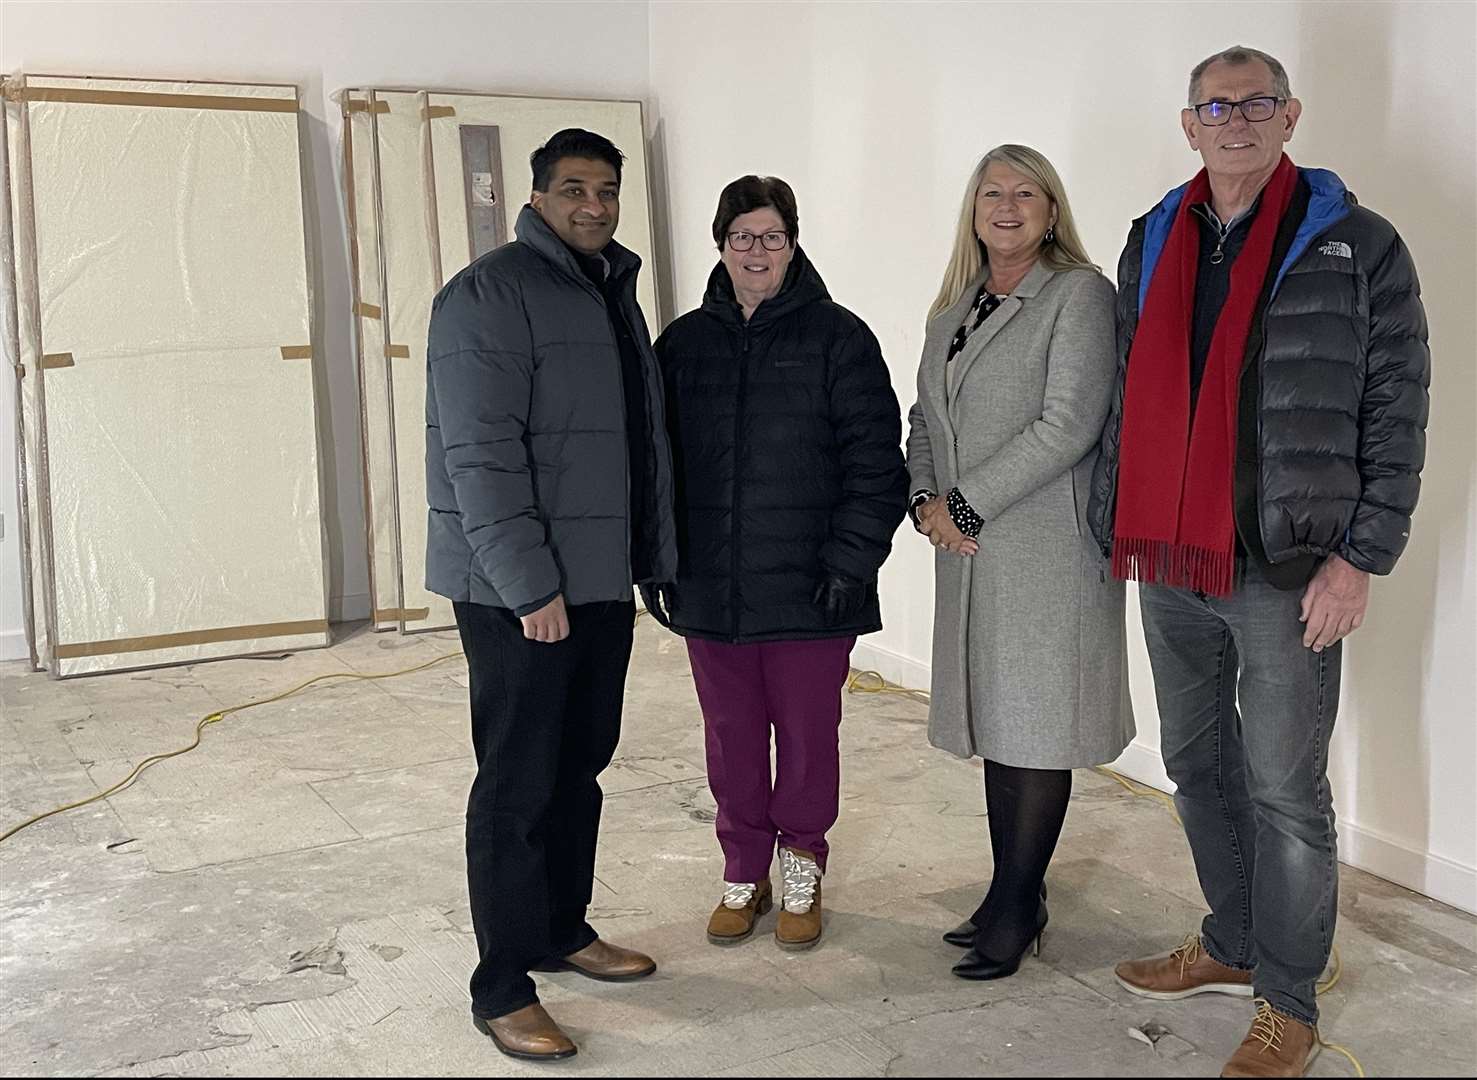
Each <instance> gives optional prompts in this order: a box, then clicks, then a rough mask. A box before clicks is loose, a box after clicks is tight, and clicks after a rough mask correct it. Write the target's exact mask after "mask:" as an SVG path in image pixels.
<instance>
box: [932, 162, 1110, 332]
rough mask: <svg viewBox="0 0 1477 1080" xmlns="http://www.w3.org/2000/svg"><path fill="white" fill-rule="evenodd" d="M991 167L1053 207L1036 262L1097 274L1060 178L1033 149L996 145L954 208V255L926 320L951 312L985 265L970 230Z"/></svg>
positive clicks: (976, 241)
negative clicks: (1014, 176) (1036, 190)
mask: <svg viewBox="0 0 1477 1080" xmlns="http://www.w3.org/2000/svg"><path fill="white" fill-rule="evenodd" d="M995 162H999V163H1000V164H1001V165H1008V166H1009V167H1010V168H1012V169H1014V170H1015V171H1016V172H1018V173H1021V174H1023V175H1025V176H1026V177H1028V178H1030V179H1031V180H1032V181H1033V182H1034V183H1036V184H1037V185H1038V186H1039V187H1040V188H1041V190H1042V191H1043V192H1045V194H1046V197H1047V198H1048V199H1050V200H1051V204H1052V206H1054V207H1055V208H1056V213H1057V218H1056V223H1055V224H1054V225H1052V227H1051V228H1052V239H1051V240H1050V241H1048V242H1047V243H1045V244H1043V245H1042V248H1041V261H1042V262H1043V263H1045V264H1046V266H1047V268H1048V269H1051V270H1097V269H1099V267H1098V266H1097V264H1096V263H1094V262H1093V261H1092V260H1091V259H1089V258H1088V257H1087V248H1086V247H1084V246H1083V244H1082V237H1081V236H1079V235H1078V233H1077V222H1076V221H1075V220H1074V219H1073V217H1072V207H1071V205H1070V204H1069V203H1068V202H1067V190H1066V188H1065V187H1063V186H1062V178H1061V177H1060V176H1058V175H1057V171H1056V169H1054V168H1053V167H1052V164H1051V162H1049V161H1047V160H1046V157H1045V155H1043V154H1042V153H1041V152H1040V151H1039V150H1032V149H1031V148H1030V147H1029V146H1020V145H1017V144H1015V143H1006V144H1004V145H1003V146H997V147H995V149H993V150H991V151H990V152H989V153H988V154H986V155H985V156H984V157H982V158H980V161H979V164H978V165H976V166H975V167H974V172H973V173H972V174H970V177H969V186H968V187H966V188H965V189H964V202H963V205H961V206H960V208H959V222H958V225H957V227H956V228H955V230H954V250H953V252H952V253H951V254H950V255H949V266H948V269H946V270H945V271H944V280H943V283H942V284H941V285H940V286H939V294H938V297H937V298H936V299H935V300H934V302H933V306H932V307H930V308H929V309H928V317H929V318H930V319H933V318H935V317H936V316H938V315H939V314H941V313H942V312H945V311H947V310H948V309H949V308H951V307H953V306H954V304H955V302H956V301H957V300H958V299H959V298H960V297H961V296H963V295H964V290H965V289H966V288H968V287H969V283H970V282H971V281H973V280H974V279H975V277H977V276H978V274H979V272H980V269H981V267H983V266H984V265H985V260H984V256H983V255H982V254H981V253H980V249H981V247H982V246H983V245H982V244H981V243H980V240H979V237H978V236H976V235H975V231H974V200H975V196H976V195H978V194H979V190H980V183H981V181H983V180H984V178H985V170H986V169H988V168H989V167H990V166H991V165H992V164H994V163H995Z"/></svg>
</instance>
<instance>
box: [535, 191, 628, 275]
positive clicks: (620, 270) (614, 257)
mask: <svg viewBox="0 0 1477 1080" xmlns="http://www.w3.org/2000/svg"><path fill="white" fill-rule="evenodd" d="M513 233H514V235H515V236H517V237H518V242H519V243H520V244H523V245H525V246H527V247H528V248H530V249H531V250H533V251H535V252H537V253H538V254H539V255H541V256H543V257H544V258H545V259H547V260H548V261H549V262H551V263H553V264H554V265H555V266H557V267H558V268H559V269H560V270H562V271H564V272H565V273H566V274H568V275H569V276H570V277H572V278H574V279H575V280H576V281H579V282H582V283H584V284H585V285H587V286H588V287H589V288H591V289H593V288H595V285H594V283H593V282H591V281H590V279H589V277H588V276H587V275H586V274H585V272H584V270H583V269H582V268H581V267H580V264H579V260H578V259H576V258H575V254H574V252H573V251H571V250H570V249H569V246H568V245H567V244H565V243H564V241H563V240H560V239H559V234H558V233H556V232H555V231H554V230H553V229H551V228H549V223H548V222H547V221H545V220H544V219H543V217H542V216H540V214H539V212H538V211H537V210H535V209H534V208H533V207H532V206H527V205H525V206H524V207H523V209H522V210H521V211H520V212H519V214H518V221H517V223H516V224H515V225H514V226H513ZM600 254H601V255H603V256H604V257H605V261H606V262H608V263H609V264H610V281H611V283H612V284H613V283H615V282H617V281H620V280H621V279H622V278H624V277H627V276H629V275H632V274H635V273H636V271H638V270H640V269H641V256H640V255H637V254H636V253H635V252H634V251H632V250H631V249H630V248H628V247H624V246H622V245H621V244H619V243H617V242H616V241H614V240H612V241H611V242H610V243H609V244H606V245H605V250H604V251H602V252H601V253H600Z"/></svg>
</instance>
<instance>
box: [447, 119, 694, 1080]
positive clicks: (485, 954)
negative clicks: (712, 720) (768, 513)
mask: <svg viewBox="0 0 1477 1080" xmlns="http://www.w3.org/2000/svg"><path fill="white" fill-rule="evenodd" d="M622 160H623V159H622V156H621V153H620V151H619V150H617V149H616V148H615V147H614V146H613V145H612V144H611V143H610V142H609V141H608V140H607V139H605V138H603V137H601V136H599V135H595V134H592V133H590V132H588V131H580V130H578V129H570V130H566V131H561V132H559V133H558V134H556V135H554V136H553V137H552V138H551V139H550V140H549V142H548V144H547V145H545V146H544V147H542V148H541V149H539V150H538V151H536V152H535V153H534V155H533V158H532V166H533V196H532V205H531V206H526V207H524V208H523V212H522V214H521V215H520V216H519V218H518V224H517V235H518V239H517V241H516V242H514V243H512V244H508V245H506V246H505V247H502V248H499V249H498V250H496V251H493V252H490V253H488V254H487V255H485V256H483V257H482V258H480V259H478V260H477V261H476V262H474V263H472V265H470V266H468V267H467V268H466V269H464V270H463V271H461V273H459V274H457V275H456V277H454V278H452V279H451V281H449V282H447V284H446V287H445V288H444V289H442V290H441V293H440V295H439V296H437V297H436V302H435V306H434V308H433V310H432V315H431V332H430V344H429V349H428V353H427V357H428V363H427V380H428V386H427V394H426V479H427V494H428V498H429V501H430V523H429V530H428V531H429V542H428V545H427V557H426V585H427V588H429V589H431V590H432V591H433V592H437V593H440V594H441V595H443V596H446V597H449V598H450V599H451V600H452V601H453V602H454V607H455V610H456V620H457V628H458V629H459V630H460V632H461V638H462V644H463V647H464V648H465V650H466V654H467V668H468V673H469V675H470V680H471V681H470V688H471V699H472V741H473V744H474V746H475V749H476V753H477V778H476V781H475V782H474V783H473V785H472V791H471V795H470V798H469V800H468V804H467V878H468V886H469V892H470V896H471V907H472V923H473V926H474V928H475V929H476V932H477V945H478V948H479V950H480V952H481V961H480V963H479V964H478V966H477V969H476V971H475V972H474V973H473V975H472V1013H473V1016H474V1017H475V1022H476V1024H477V1027H478V1029H479V1030H481V1031H482V1032H484V1033H485V1034H487V1035H489V1036H491V1037H492V1039H493V1041H494V1042H495V1043H496V1044H497V1046H498V1048H499V1049H500V1050H502V1051H503V1052H504V1053H507V1054H510V1055H511V1056H514V1057H521V1058H529V1059H534V1060H549V1059H554V1058H562V1057H568V1056H570V1055H572V1054H573V1053H575V1047H574V1044H573V1043H571V1042H570V1041H569V1039H568V1038H567V1037H566V1036H565V1035H564V1033H563V1032H562V1031H561V1030H560V1029H559V1027H558V1026H557V1025H556V1024H555V1023H554V1021H553V1020H552V1019H551V1018H550V1017H549V1015H548V1014H547V1013H546V1012H544V1010H543V1007H542V1006H541V1005H539V1004H538V995H537V993H536V992H535V988H534V984H533V980H532V979H530V978H529V976H528V972H529V970H530V969H533V970H538V971H558V970H573V971H576V972H579V973H581V974H584V975H588V976H590V977H592V978H597V979H603V980H607V981H609V980H616V979H633V978H640V977H641V976H643V975H649V974H650V973H651V972H652V971H654V970H655V968H656V965H655V964H654V963H653V962H652V960H651V959H650V958H649V957H646V956H643V955H641V954H640V953H636V952H633V951H631V950H628V949H621V948H619V947H617V946H614V945H610V944H608V943H606V942H604V941H601V940H600V939H599V938H598V937H597V936H596V933H595V931H594V929H593V928H592V927H591V926H590V924H589V923H588V922H587V921H586V919H585V908H586V905H587V904H588V903H589V900H590V896H591V886H592V883H593V880H594V870H595V839H596V833H597V830H598V827H599V822H600V803H601V792H600V785H599V782H598V780H597V779H596V778H597V776H598V775H599V773H600V771H601V770H602V769H604V768H605V767H606V765H608V764H609V763H610V759H611V757H612V755H613V754H614V753H615V746H616V741H617V739H618V738H619V735H620V720H621V698H622V694H623V692H624V687H625V677H626V668H627V665H628V663H629V661H630V654H631V635H632V624H633V622H634V620H635V605H634V604H633V603H632V599H631V586H632V583H633V581H635V582H669V581H671V580H672V578H673V576H674V574H675V571H676V540H675V532H674V528H673V522H672V510H671V504H672V472H671V455H670V451H669V450H668V447H667V438H666V429H665V423H664V420H663V415H662V408H663V406H662V394H661V376H660V372H659V371H658V369H657V364H656V356H655V354H654V353H653V352H652V348H651V340H650V337H649V336H648V333H647V329H646V323H645V321H644V320H643V318H642V316H641V309H640V308H639V307H638V306H637V304H636V274H637V272H638V271H639V270H640V267H641V260H640V259H639V258H638V257H637V256H636V255H635V254H634V253H632V252H631V251H629V250H627V249H626V248H624V247H622V246H621V245H620V244H618V243H616V242H615V241H614V240H613V239H612V236H613V235H614V233H615V227H616V223H617V221H618V220H619V216H620V174H621V163H622Z"/></svg>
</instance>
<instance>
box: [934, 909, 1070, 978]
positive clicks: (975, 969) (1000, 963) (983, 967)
mask: <svg viewBox="0 0 1477 1080" xmlns="http://www.w3.org/2000/svg"><path fill="white" fill-rule="evenodd" d="M1046 921H1047V915H1046V906H1045V905H1044V904H1043V905H1042V907H1041V910H1040V911H1038V912H1037V913H1036V932H1035V933H1034V934H1032V935H1031V937H1030V939H1029V940H1028V941H1027V942H1026V943H1025V945H1023V946H1022V947H1021V951H1020V952H1018V953H1016V954H1015V955H1014V956H1012V957H1009V958H1008V959H1005V960H991V959H990V958H989V957H988V956H982V955H981V954H980V953H979V952H977V951H976V950H975V949H972V948H971V949H970V950H969V952H967V953H965V954H964V958H963V959H962V960H960V961H959V963H957V964H955V965H954V968H953V971H954V974H955V975H958V976H959V977H960V978H961V979H976V980H983V979H1004V978H1006V977H1008V976H1011V975H1014V974H1015V973H1016V972H1017V971H1019V970H1020V967H1021V961H1022V960H1024V959H1025V958H1026V953H1027V952H1028V951H1030V952H1032V953H1033V955H1036V956H1040V955H1041V937H1042V935H1043V934H1044V933H1045V932H1046Z"/></svg>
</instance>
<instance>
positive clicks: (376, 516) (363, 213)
mask: <svg viewBox="0 0 1477 1080" xmlns="http://www.w3.org/2000/svg"><path fill="white" fill-rule="evenodd" d="M339 99H340V104H341V105H342V106H343V111H344V203H345V206H346V208H347V210H348V224H349V251H350V256H351V258H350V261H351V263H352V264H353V274H354V309H353V316H354V325H355V332H356V335H357V336H356V338H355V340H356V343H357V346H358V350H359V406H360V423H361V425H362V432H363V454H364V461H363V468H364V496H365V498H364V513H365V526H366V530H365V531H366V539H367V542H368V551H369V592H370V598H371V605H372V606H371V611H370V619H371V622H372V625H373V626H374V628H375V629H376V630H394V629H397V628H398V627H399V626H400V616H399V607H400V594H399V587H398V579H399V576H400V550H399V546H398V544H399V540H398V537H399V535H400V530H399V528H398V525H397V523H396V520H395V514H394V499H395V471H394V465H393V461H394V455H393V452H392V450H391V446H392V439H391V432H390V416H389V411H388V410H387V409H385V408H384V407H383V406H382V405H381V402H382V400H383V398H384V396H385V393H386V390H385V387H386V380H387V379H388V377H389V369H388V367H387V364H388V360H387V358H386V356H385V346H386V344H387V343H388V341H387V339H386V337H385V329H384V328H385V322H384V310H385V298H384V293H383V290H382V286H381V277H380V230H379V220H380V216H379V210H378V207H377V205H376V192H377V190H378V186H377V185H376V183H375V171H376V164H375V132H374V118H373V115H372V112H371V110H372V109H373V108H374V105H375V102H374V92H373V91H362V90H346V91H344V92H343V93H342V94H340V95H339Z"/></svg>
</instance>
